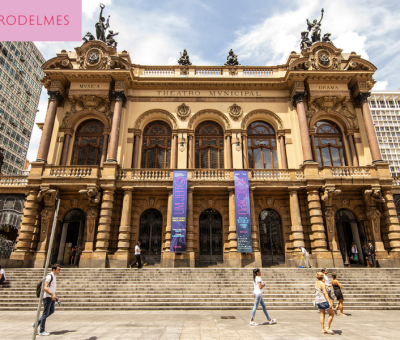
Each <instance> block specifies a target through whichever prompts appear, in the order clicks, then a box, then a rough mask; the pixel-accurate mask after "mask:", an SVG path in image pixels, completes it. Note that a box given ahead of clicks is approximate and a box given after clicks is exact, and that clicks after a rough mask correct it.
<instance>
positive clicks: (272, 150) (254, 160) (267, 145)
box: [247, 122, 278, 169]
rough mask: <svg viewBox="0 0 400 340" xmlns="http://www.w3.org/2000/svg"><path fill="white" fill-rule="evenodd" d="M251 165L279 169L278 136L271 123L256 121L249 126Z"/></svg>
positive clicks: (248, 145)
mask: <svg viewBox="0 0 400 340" xmlns="http://www.w3.org/2000/svg"><path fill="white" fill-rule="evenodd" d="M247 149H248V153H249V167H250V168H254V169H278V160H277V156H276V136H275V131H274V129H273V127H272V126H271V125H269V124H268V123H265V122H254V123H251V124H250V125H249V127H248V128H247Z"/></svg>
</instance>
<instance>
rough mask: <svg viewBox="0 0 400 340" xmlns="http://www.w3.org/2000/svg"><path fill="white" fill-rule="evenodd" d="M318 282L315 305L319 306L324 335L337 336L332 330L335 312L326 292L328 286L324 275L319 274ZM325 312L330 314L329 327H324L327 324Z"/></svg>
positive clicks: (316, 284)
mask: <svg viewBox="0 0 400 340" xmlns="http://www.w3.org/2000/svg"><path fill="white" fill-rule="evenodd" d="M317 279H318V281H317V282H316V283H315V303H316V304H317V306H318V310H319V313H320V318H319V320H320V322H321V326H322V333H329V334H335V332H334V331H332V330H331V324H332V321H333V316H334V315H335V314H334V312H333V308H332V304H331V303H330V302H329V301H330V298H329V295H328V292H327V291H326V286H325V283H324V274H323V273H322V272H318V273H317ZM325 311H327V312H328V314H329V317H328V324H327V325H326V326H327V327H326V328H325V327H324V324H325Z"/></svg>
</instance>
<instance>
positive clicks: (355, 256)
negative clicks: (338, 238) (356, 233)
mask: <svg viewBox="0 0 400 340" xmlns="http://www.w3.org/2000/svg"><path fill="white" fill-rule="evenodd" d="M350 260H352V261H353V262H355V263H358V249H357V246H356V244H355V243H354V242H353V243H352V244H351V258H350Z"/></svg>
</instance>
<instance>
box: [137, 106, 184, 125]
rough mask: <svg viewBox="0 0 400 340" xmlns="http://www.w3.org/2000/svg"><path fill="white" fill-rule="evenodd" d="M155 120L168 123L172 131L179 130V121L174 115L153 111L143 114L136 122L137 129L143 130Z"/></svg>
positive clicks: (164, 111)
mask: <svg viewBox="0 0 400 340" xmlns="http://www.w3.org/2000/svg"><path fill="white" fill-rule="evenodd" d="M153 120H162V121H165V122H167V123H168V124H169V125H170V126H172V129H177V128H178V121H177V119H176V118H175V117H174V115H173V114H172V113H170V112H168V111H166V110H162V109H153V110H148V111H146V112H143V113H142V114H141V115H140V116H139V117H138V118H137V119H136V121H135V124H134V126H135V129H140V130H143V129H144V127H145V126H146V125H147V124H148V123H150V121H153Z"/></svg>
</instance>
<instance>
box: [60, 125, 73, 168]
mask: <svg viewBox="0 0 400 340" xmlns="http://www.w3.org/2000/svg"><path fill="white" fill-rule="evenodd" d="M71 135H72V132H66V133H65V135H64V145H63V150H62V154H61V162H60V165H67V157H68V151H69V142H70V140H71Z"/></svg>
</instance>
